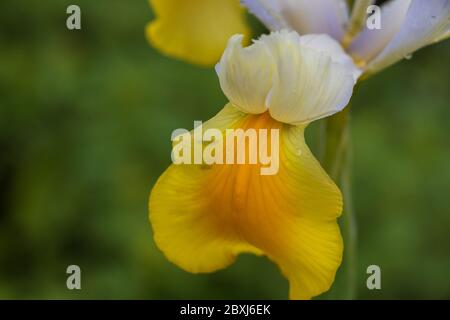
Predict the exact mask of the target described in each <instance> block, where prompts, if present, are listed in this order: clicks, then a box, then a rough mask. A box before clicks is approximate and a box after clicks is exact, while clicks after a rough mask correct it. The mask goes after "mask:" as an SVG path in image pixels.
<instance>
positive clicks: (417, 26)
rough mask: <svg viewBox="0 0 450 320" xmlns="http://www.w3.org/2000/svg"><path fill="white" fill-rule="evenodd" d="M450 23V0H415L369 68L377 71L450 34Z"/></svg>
mask: <svg viewBox="0 0 450 320" xmlns="http://www.w3.org/2000/svg"><path fill="white" fill-rule="evenodd" d="M397 1H401V0H397ZM449 25H450V0H412V3H411V6H410V7H409V10H408V13H407V14H406V18H405V21H404V22H403V24H402V26H401V28H400V30H399V32H398V33H397V35H396V36H395V37H394V38H393V39H392V41H391V42H390V43H389V44H388V45H387V46H386V48H384V50H383V51H382V52H381V53H380V54H379V55H378V56H377V57H376V58H375V59H374V60H373V61H371V62H370V64H369V66H368V68H367V72H368V73H374V72H377V71H379V70H381V69H383V68H386V67H388V66H390V65H392V64H393V63H395V62H397V61H399V60H401V59H403V58H404V57H407V56H409V55H410V54H412V53H413V52H414V51H416V50H418V49H420V48H422V47H424V46H426V45H429V44H431V43H434V42H436V41H437V40H441V39H444V38H445V37H446V36H448V30H449V29H448V28H449Z"/></svg>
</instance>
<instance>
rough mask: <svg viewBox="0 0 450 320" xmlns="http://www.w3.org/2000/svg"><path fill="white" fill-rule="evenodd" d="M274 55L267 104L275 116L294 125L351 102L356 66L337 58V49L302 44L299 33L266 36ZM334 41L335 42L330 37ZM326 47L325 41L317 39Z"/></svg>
mask: <svg viewBox="0 0 450 320" xmlns="http://www.w3.org/2000/svg"><path fill="white" fill-rule="evenodd" d="M261 41H266V42H267V43H268V46H269V48H270V51H271V52H272V55H273V56H274V59H275V62H276V70H277V72H274V75H273V88H272V91H271V93H270V95H269V98H268V101H267V104H268V105H269V112H270V114H271V116H272V117H273V118H274V119H276V120H278V121H281V122H284V123H290V124H300V123H308V122H311V121H314V120H317V119H320V118H323V117H326V116H329V115H332V114H334V113H336V112H339V111H341V110H342V109H343V108H344V107H345V106H346V105H347V104H348V102H349V100H350V97H351V95H352V92H353V86H354V84H355V81H354V77H353V68H348V67H347V66H346V65H344V64H341V63H338V62H335V61H333V59H332V57H331V56H330V55H329V52H333V49H327V50H325V49H323V48H322V49H320V50H318V49H315V48H313V46H308V45H304V44H302V41H303V42H309V43H310V44H311V43H314V42H316V41H315V40H313V39H311V38H308V39H306V40H301V37H299V36H298V34H297V33H295V32H290V33H288V32H285V31H282V32H279V33H275V34H272V35H271V36H270V37H267V38H265V37H263V38H262V39H261ZM330 41H334V40H332V39H330ZM317 43H320V44H321V45H322V46H323V44H324V43H325V42H324V40H323V39H322V40H320V39H319V40H317Z"/></svg>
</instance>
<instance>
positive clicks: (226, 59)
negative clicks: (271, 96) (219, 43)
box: [216, 35, 273, 114]
mask: <svg viewBox="0 0 450 320" xmlns="http://www.w3.org/2000/svg"><path fill="white" fill-rule="evenodd" d="M242 38H243V36H242V35H235V36H233V37H231V39H230V40H229V42H228V45H227V48H226V49H225V52H224V54H223V56H222V58H221V60H220V62H219V63H218V64H217V66H216V72H217V75H218V76H219V81H220V86H221V88H222V91H223V93H225V95H226V96H227V97H228V99H229V100H230V102H231V103H232V104H234V105H235V106H236V107H237V108H239V109H240V110H241V111H244V112H246V113H253V114H258V113H263V112H265V111H266V110H267V107H266V103H265V101H266V98H267V95H268V93H269V91H270V88H271V87H272V65H273V63H272V58H271V57H270V54H269V52H268V50H267V49H266V46H265V45H264V44H263V43H261V42H256V43H254V44H253V45H252V46H250V47H247V48H243V47H242Z"/></svg>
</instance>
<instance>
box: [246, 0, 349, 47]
mask: <svg viewBox="0 0 450 320" xmlns="http://www.w3.org/2000/svg"><path fill="white" fill-rule="evenodd" d="M241 3H242V4H243V5H244V6H246V7H247V8H248V9H249V11H250V12H251V13H253V14H254V15H255V16H256V17H257V18H258V19H259V20H261V21H262V22H263V23H264V24H265V25H266V26H267V27H268V28H269V29H270V30H272V31H275V30H281V29H285V28H288V29H291V30H295V31H297V32H298V33H300V34H311V33H325V34H329V35H331V36H332V37H333V38H335V39H337V40H340V39H341V38H342V36H343V35H344V30H345V25H346V24H347V22H348V6H347V1H346V0H241Z"/></svg>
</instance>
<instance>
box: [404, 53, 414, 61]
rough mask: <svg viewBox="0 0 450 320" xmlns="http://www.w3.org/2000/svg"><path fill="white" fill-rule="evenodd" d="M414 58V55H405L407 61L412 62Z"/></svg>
mask: <svg viewBox="0 0 450 320" xmlns="http://www.w3.org/2000/svg"><path fill="white" fill-rule="evenodd" d="M412 57H413V55H412V53H409V54H407V55H405V59H406V60H411V59H412Z"/></svg>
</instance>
